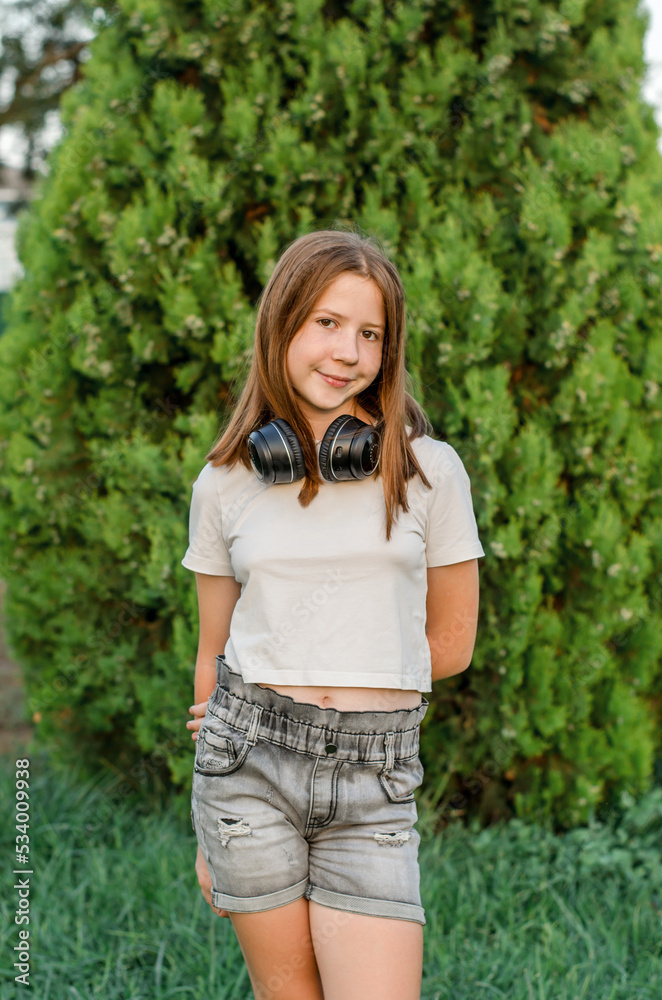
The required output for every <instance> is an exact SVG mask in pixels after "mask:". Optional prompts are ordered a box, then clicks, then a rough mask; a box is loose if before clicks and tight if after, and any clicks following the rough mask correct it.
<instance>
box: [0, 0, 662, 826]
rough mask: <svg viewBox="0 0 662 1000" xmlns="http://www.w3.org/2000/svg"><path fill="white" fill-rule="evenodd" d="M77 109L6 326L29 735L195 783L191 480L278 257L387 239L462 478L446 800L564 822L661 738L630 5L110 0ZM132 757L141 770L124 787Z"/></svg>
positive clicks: (0, 540)
mask: <svg viewBox="0 0 662 1000" xmlns="http://www.w3.org/2000/svg"><path fill="white" fill-rule="evenodd" d="M120 8H121V10H120V13H119V15H118V16H117V17H115V19H114V20H113V22H112V24H109V25H108V26H107V27H105V28H103V29H102V30H101V31H100V33H99V35H98V37H97V38H96V39H95V40H94V42H93V43H92V45H91V51H92V57H91V58H90V59H89V60H88V61H87V62H86V63H85V65H84V68H83V72H82V78H81V80H80V81H79V82H78V83H77V84H76V85H75V86H74V87H73V88H71V89H70V90H69V91H68V92H67V94H66V95H65V97H64V99H63V107H62V115H63V120H64V122H65V125H66V129H67V134H66V136H65V137H64V139H63V140H62V142H61V143H60V144H59V146H58V147H57V148H56V149H55V150H54V151H53V152H52V154H51V157H50V174H49V177H48V178H47V179H46V180H44V181H43V183H42V186H41V197H40V198H39V199H38V200H37V201H36V202H35V203H34V204H33V206H32V208H31V210H30V212H29V214H28V215H27V216H26V217H25V218H24V219H23V221H22V224H21V228H20V231H19V252H20V256H21V260H22V263H23V266H24V268H25V275H24V277H23V278H22V279H21V281H20V282H19V283H18V285H17V287H16V289H15V292H14V295H13V297H12V299H13V301H12V312H11V318H10V324H9V328H8V330H7V332H6V333H5V335H4V337H3V338H2V340H1V341H0V352H1V353H0V386H1V389H0V392H1V398H2V404H0V437H1V438H2V442H3V450H2V452H1V453H0V454H1V458H2V461H1V465H0V489H1V491H2V494H1V495H2V500H3V503H2V511H1V512H0V528H1V529H2V530H1V531H0V555H1V557H2V559H3V562H4V573H3V575H4V576H5V577H6V579H7V580H8V584H9V586H8V592H7V598H6V605H7V619H8V627H9V641H10V644H11V647H12V651H13V654H14V655H15V657H16V658H17V659H19V660H20V662H22V663H23V664H24V665H25V669H26V673H27V679H28V684H29V692H30V702H31V705H32V707H33V708H34V710H35V711H37V712H38V713H40V718H41V722H40V731H41V733H42V737H41V738H42V739H43V740H46V741H50V742H51V743H52V744H53V746H54V747H56V748H57V749H58V752H59V753H60V754H61V755H62V757H63V758H64V759H66V758H67V755H69V754H72V753H77V754H80V750H81V746H84V747H85V754H86V757H87V758H88V759H89V761H90V766H91V767H94V766H98V762H99V761H100V760H103V761H106V762H109V763H110V764H111V765H112V767H113V768H114V769H115V770H116V771H118V772H119V773H120V774H121V777H122V779H123V780H126V781H128V783H129V785H130V786H135V787H139V785H140V782H141V781H142V780H143V777H144V775H145V773H146V772H147V771H148V770H149V769H148V768H147V767H146V762H148V763H149V764H150V765H151V764H152V763H153V761H154V759H155V758H154V756H153V755H154V753H155V752H156V751H159V750H160V749H162V750H163V760H162V761H160V762H159V763H158V764H155V765H154V767H152V768H151V770H152V771H158V773H159V774H160V775H161V776H163V777H165V778H167V779H168V780H172V781H173V782H174V783H175V784H179V785H183V786H186V784H187V782H188V781H189V776H190V770H191V757H192V747H193V744H192V742H191V740H190V736H189V734H188V732H187V731H186V729H185V720H186V718H187V713H186V710H187V708H188V705H189V704H190V702H191V697H192V680H193V665H194V660H195V650H196V642H197V606H196V598H195V587H194V583H193V579H192V576H191V574H190V573H188V572H187V571H186V570H184V569H183V567H181V566H180V563H179V561H180V559H181V557H182V555H183V553H184V551H185V548H186V544H187V512H188V504H189V500H190V486H191V483H192V481H193V480H194V479H195V477H196V476H197V474H198V472H199V470H200V468H201V467H202V464H203V462H204V455H205V454H206V451H207V450H208V449H209V447H210V445H211V443H212V441H213V439H214V437H215V434H216V431H217V427H218V423H219V420H220V418H221V417H222V415H223V413H224V408H225V406H226V405H227V404H228V401H229V399H230V395H229V394H230V392H231V390H232V388H233V386H234V388H236V387H237V386H238V385H239V384H240V382H241V379H242V377H243V373H244V371H245V365H246V361H247V359H248V357H249V351H250V340H251V335H252V326H253V321H254V318H255V312H254V306H255V301H256V298H257V295H258V294H259V291H260V289H261V287H262V286H263V284H264V283H265V282H266V280H267V279H268V277H269V275H270V273H271V270H272V268H273V266H274V262H275V260H276V259H277V257H278V254H279V252H280V251H281V249H282V248H283V247H284V246H285V245H286V244H287V243H289V242H290V241H291V240H292V239H294V238H295V237H296V236H298V235H300V234H301V233H303V232H307V231H309V230H310V229H311V228H316V227H329V226H334V225H340V226H344V225H349V226H357V227H359V228H360V229H362V230H364V231H368V232H373V233H376V234H377V235H378V236H379V237H380V238H381V239H382V241H383V242H384V244H385V246H386V247H387V249H388V250H389V251H390V252H391V253H392V255H393V258H394V260H395V262H396V263H397V265H398V267H399V269H400V271H401V273H402V275H403V279H404V282H405V286H406V289H407V296H408V310H409V342H408V361H409V367H410V370H411V372H412V373H413V375H414V377H415V380H416V382H417V385H418V386H419V390H418V391H419V399H420V401H421V402H422V403H423V404H424V405H425V407H426V409H427V410H428V412H429V414H430V416H431V418H432V420H433V423H434V426H435V429H436V430H437V432H438V436H439V437H441V438H443V439H446V440H448V441H450V442H451V443H452V444H453V446H454V447H456V448H457V450H458V452H459V454H460V455H461V457H462V458H463V460H464V462H465V464H466V466H467V469H468V471H469V474H470V477H471V480H472V489H473V497H474V504H475V508H476V513H477V518H478V526H479V531H480V536H481V540H482V542H483V545H484V547H485V550H486V553H487V558H486V559H485V560H484V561H483V562H482V563H481V610H480V620H479V627H478V639H477V644H476V649H475V653H474V658H473V663H472V665H471V667H470V668H469V670H467V671H466V672H465V673H463V674H461V675H458V676H457V677H455V678H451V679H450V680H448V681H446V682H441V683H439V684H437V685H435V690H434V692H433V694H432V696H431V700H432V702H433V704H432V706H431V710H430V711H429V712H428V715H427V716H426V719H425V721H424V724H423V732H422V758H423V761H424V764H425V766H426V788H427V790H428V792H429V794H430V795H431V797H432V798H433V799H434V801H436V802H437V804H438V807H439V809H440V810H443V809H444V808H445V809H448V810H450V811H451V812H457V811H460V812H462V811H465V812H480V813H481V814H482V815H483V816H484V817H494V816H497V815H503V814H508V813H509V812H512V811H514V812H516V813H517V814H518V815H520V816H522V817H533V816H535V817H536V818H537V819H541V818H550V819H551V818H553V819H554V822H555V823H557V824H558V825H560V826H571V825H573V824H576V823H579V822H582V821H583V820H584V819H586V818H587V816H589V815H590V814H591V813H592V812H593V810H594V809H595V808H596V805H597V804H598V803H600V802H601V801H602V800H604V799H605V798H606V797H608V796H609V794H610V793H611V792H613V791H622V790H623V789H627V790H629V791H631V792H635V791H637V790H638V789H643V788H645V787H646V786H647V785H648V784H649V783H650V781H651V778H652V774H653V767H654V761H655V755H656V753H657V752H658V751H659V746H660V737H659V732H660V725H659V721H660V715H659V692H660V666H659V660H660V651H661V648H662V630H661V629H660V617H661V616H660V607H661V602H662V578H661V577H660V575H659V567H660V565H661V564H662V527H661V526H662V518H661V516H660V515H661V513H662V500H661V497H662V489H661V487H662V482H661V471H660V463H659V462H657V461H656V460H655V455H656V454H659V450H660V446H661V445H662V440H661V430H660V427H661V423H660V418H661V410H660V397H659V384H660V381H661V376H662V331H661V325H660V320H661V304H660V274H661V270H662V268H661V265H660V253H661V252H662V215H661V211H660V195H662V171H661V169H660V156H659V153H658V151H657V148H656V141H657V134H658V130H657V126H656V124H655V121H654V117H653V113H652V110H651V108H650V107H648V106H647V105H646V104H645V103H644V102H643V100H642V98H641V96H640V83H641V80H642V77H643V73H644V63H643V57H642V41H643V35H644V32H645V28H646V22H645V19H644V17H643V16H642V15H641V13H639V12H638V10H637V4H636V3H635V0H607V2H597V0H594V2H584V0H572V2H565V0H561V2H560V3H558V4H557V3H550V2H541V0H534V2H532V3H528V4H524V3H521V2H519V0H493V2H488V3H473V2H468V3H460V2H457V0H447V2H434V0H406V2H404V0H402V2H394V3H386V4H385V3H383V2H380V0H354V2H352V3H346V2H341V0H335V2H329V3H326V4H324V3H322V2H321V0H296V2H291V3H275V2H272V0H263V2H254V0H227V2H221V0H191V2H187V3H186V4H181V3H173V2H162V0H160V2H156V0H122V2H121V4H120ZM141 767H142V770H141Z"/></svg>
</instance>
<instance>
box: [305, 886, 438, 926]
mask: <svg viewBox="0 0 662 1000" xmlns="http://www.w3.org/2000/svg"><path fill="white" fill-rule="evenodd" d="M305 895H306V899H312V901H313V903H320V904H321V905H322V906H331V907H333V909H334V910H347V911H348V912H349V913H364V914H367V915H368V916H373V917H393V918H394V919H396V920H413V921H415V922H416V923H417V924H425V923H426V920H425V910H424V909H423V907H422V906H417V905H416V903H402V902H397V901H395V900H392V899H368V898H367V897H365V896H348V895H347V894H346V893H343V892H332V891H331V890H330V889H322V888H321V887H320V886H318V885H310V884H309V885H308V888H307V889H306V893H305Z"/></svg>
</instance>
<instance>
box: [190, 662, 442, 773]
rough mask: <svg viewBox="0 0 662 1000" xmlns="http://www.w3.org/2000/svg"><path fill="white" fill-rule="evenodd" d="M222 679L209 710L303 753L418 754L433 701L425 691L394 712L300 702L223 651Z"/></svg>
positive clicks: (366, 758)
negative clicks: (247, 675)
mask: <svg viewBox="0 0 662 1000" xmlns="http://www.w3.org/2000/svg"><path fill="white" fill-rule="evenodd" d="M216 675H217V680H218V684H217V687H216V688H215V690H214V692H213V694H212V696H211V698H210V699H209V703H208V711H210V712H211V713H212V714H214V715H219V716H221V715H222V718H223V719H224V721H225V722H227V723H229V724H230V725H234V726H236V727H237V728H238V729H242V730H244V731H245V732H249V731H250V733H251V735H252V739H254V740H256V739H258V738H260V739H263V740H268V741H270V742H272V743H277V744H279V745H282V746H289V747H291V748H292V749H293V750H298V751H300V752H301V753H308V754H319V755H320V756H322V757H325V756H329V755H333V757H335V758H336V759H338V760H354V761H363V762H366V763H367V762H372V761H380V760H385V759H386V757H390V756H391V755H392V754H393V755H394V756H395V758H397V759H406V758H409V757H414V756H416V755H417V754H418V749H419V730H420V724H421V722H422V720H423V718H424V716H425V713H426V711H427V709H428V706H429V704H430V703H429V701H428V700H427V698H425V697H424V696H423V695H421V704H420V705H418V706H417V707H416V708H400V709H395V710H394V711H391V712H382V711H375V712H370V711H369V712H340V711H338V710H337V709H335V708H320V707H319V706H318V705H313V704H308V703H306V702H298V701H295V700H294V699H293V698H290V697H289V696H288V695H283V694H280V693H279V692H278V691H274V690H273V689H271V688H263V687H260V686H259V684H251V683H245V682H244V680H243V678H242V677H241V675H240V674H238V673H235V672H234V671H233V670H231V669H230V667H229V666H228V664H227V661H226V659H225V656H224V655H223V654H222V653H221V654H219V655H218V656H217V657H216Z"/></svg>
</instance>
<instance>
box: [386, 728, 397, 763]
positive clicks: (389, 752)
mask: <svg viewBox="0 0 662 1000" xmlns="http://www.w3.org/2000/svg"><path fill="white" fill-rule="evenodd" d="M394 740H395V733H385V735H384V747H385V749H386V766H385V768H384V770H386V771H390V770H391V768H392V767H393V765H394V764H395V751H394V749H393V741H394Z"/></svg>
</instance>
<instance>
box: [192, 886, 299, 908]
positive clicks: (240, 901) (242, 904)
mask: <svg viewBox="0 0 662 1000" xmlns="http://www.w3.org/2000/svg"><path fill="white" fill-rule="evenodd" d="M307 885H308V879H307V878H302V879H301V881H300V882H297V883H296V885H291V886H289V888H287V889H279V890H278V891H277V892H268V893H266V894H265V895H264V896H229V895H228V894H227V893H226V892H216V890H215V889H212V891H211V901H212V904H213V906H216V907H217V908H218V909H219V910H228V911H230V912H234V913H259V912H260V911H261V910H272V909H273V908H274V907H276V906H283V905H284V904H285V903H293V902H294V900H295V899H300V898H301V896H303V895H304V894H305V892H306V886H307Z"/></svg>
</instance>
